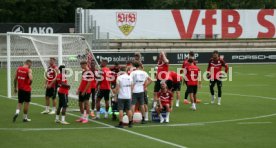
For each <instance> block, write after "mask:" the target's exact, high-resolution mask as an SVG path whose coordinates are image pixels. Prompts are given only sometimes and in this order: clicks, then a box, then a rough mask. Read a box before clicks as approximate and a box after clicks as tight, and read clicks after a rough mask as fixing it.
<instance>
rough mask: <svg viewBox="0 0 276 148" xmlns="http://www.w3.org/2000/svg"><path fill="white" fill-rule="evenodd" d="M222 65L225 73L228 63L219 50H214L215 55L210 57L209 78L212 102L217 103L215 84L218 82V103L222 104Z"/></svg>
mask: <svg viewBox="0 0 276 148" xmlns="http://www.w3.org/2000/svg"><path fill="white" fill-rule="evenodd" d="M222 67H224V71H225V73H227V72H228V65H227V64H226V63H225V61H224V60H223V59H221V58H220V57H219V53H218V51H217V50H215V51H214V52H213V57H212V58H211V59H210V61H209V64H208V68H207V71H208V73H209V74H208V78H210V92H211V95H212V100H211V103H212V104H214V103H215V92H214V86H215V85H216V84H217V87H218V105H221V93H222V92H221V87H222V82H221V78H222V71H221V70H222Z"/></svg>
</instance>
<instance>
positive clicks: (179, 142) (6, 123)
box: [0, 64, 276, 148]
mask: <svg viewBox="0 0 276 148" xmlns="http://www.w3.org/2000/svg"><path fill="white" fill-rule="evenodd" d="M230 66H231V67H232V68H233V81H232V82H228V81H227V82H224V83H223V94H222V95H223V96H222V105H221V106H217V105H211V104H208V103H209V102H210V94H209V89H208V86H209V85H208V84H209V83H208V82H203V88H202V89H200V90H199V92H198V98H199V99H201V100H202V102H201V103H200V104H198V106H197V109H198V110H197V111H191V110H189V108H190V105H183V104H180V107H179V108H176V107H174V108H173V112H172V113H171V118H170V123H168V124H159V123H151V122H149V123H147V124H145V125H141V124H135V125H134V127H133V128H131V129H130V128H127V127H126V128H124V129H116V128H113V126H114V125H116V124H117V123H118V122H117V121H116V122H115V121H111V119H100V120H97V121H91V122H90V123H89V124H80V123H76V122H74V121H75V119H77V116H78V115H79V113H78V112H70V113H69V114H68V115H67V120H68V122H70V123H71V124H70V125H68V126H67V125H66V126H63V125H60V124H56V123H54V119H55V115H41V114H40V112H41V111H42V110H43V109H44V108H42V106H41V105H43V104H44V99H42V98H32V102H34V103H36V104H33V105H31V106H30V114H29V117H30V118H31V119H32V122H30V123H23V122H22V120H21V117H22V116H21V115H20V116H19V118H18V120H17V122H16V123H12V116H13V114H14V112H15V107H16V103H17V101H16V100H12V99H7V98H5V97H3V95H6V74H5V72H4V71H3V70H2V69H0V74H1V76H0V81H1V85H0V94H1V96H0V108H1V112H0V117H1V120H0V139H1V142H0V147H1V148H6V147H9V148H14V147H20V148H25V147H26V148H27V147H40V148H46V147H48V148H49V147H67V148H75V147H84V148H86V147H87V148H88V147H90V148H91V147H151V148H152V147H191V148H203V147H204V148H221V147H223V148H228V147H229V148H230V147H231V148H232V147H235V148H245V147H250V148H251V147H256V148H258V147H263V148H272V147H275V146H276V140H275V137H276V90H275V84H276V65H275V64H256V65H253V64H249V65H245V64H241V65H230ZM146 68H147V69H148V68H149V67H146ZM170 68H171V69H175V68H176V66H171V67H170ZM200 68H201V69H202V70H205V69H206V65H201V66H200ZM152 89H153V84H152V85H151V86H150V88H149V92H152ZM184 89H185V87H184V86H182V90H181V92H182V94H181V98H183V92H184ZM149 95H150V98H152V93H149ZM182 100H183V99H182ZM21 113H22V112H21Z"/></svg>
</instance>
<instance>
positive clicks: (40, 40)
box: [7, 33, 99, 99]
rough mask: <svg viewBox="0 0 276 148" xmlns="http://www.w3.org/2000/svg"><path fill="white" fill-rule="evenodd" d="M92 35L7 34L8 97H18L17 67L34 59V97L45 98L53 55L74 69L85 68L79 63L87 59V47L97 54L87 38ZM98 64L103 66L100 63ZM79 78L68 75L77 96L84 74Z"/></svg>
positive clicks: (59, 63)
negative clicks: (13, 89) (15, 95)
mask: <svg viewBox="0 0 276 148" xmlns="http://www.w3.org/2000/svg"><path fill="white" fill-rule="evenodd" d="M90 35H92V34H66V35H64V34H27V33H7V96H8V97H9V98H11V97H13V96H14V94H13V93H12V88H13V83H12V82H13V78H14V75H15V70H16V68H17V67H18V66H20V65H22V64H23V62H24V61H25V60H27V59H30V60H32V61H33V66H32V70H33V83H32V89H33V90H32V96H34V97H36V96H37V97H44V94H45V89H44V85H43V84H44V82H45V79H44V72H45V70H46V69H47V67H48V60H49V58H50V57H55V58H56V59H57V61H58V62H57V63H56V64H57V65H58V66H59V65H61V64H64V65H66V68H71V69H72V70H73V71H81V68H80V64H79V63H80V61H82V60H85V59H86V57H85V56H86V54H87V52H88V50H87V49H89V52H90V53H92V56H93V57H94V54H93V52H92V49H91V47H90V44H89V43H88V42H87V40H86V37H89V36H90ZM94 59H95V57H94ZM95 61H96V60H95ZM96 63H97V61H96ZM97 65H98V66H99V64H98V63H97ZM78 74H79V75H80V74H81V73H78ZM76 77H77V76H72V77H70V78H68V82H69V84H70V85H71V89H70V92H69V97H71V98H75V99H76V98H77V96H76V94H75V93H76V90H77V88H78V85H79V82H80V81H79V80H80V79H81V76H78V79H77V81H78V82H76V80H75V78H76Z"/></svg>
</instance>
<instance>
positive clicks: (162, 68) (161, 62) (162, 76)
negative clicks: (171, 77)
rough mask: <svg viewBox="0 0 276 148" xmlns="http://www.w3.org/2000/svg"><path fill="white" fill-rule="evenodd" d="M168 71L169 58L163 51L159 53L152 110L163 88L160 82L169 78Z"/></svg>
mask: <svg viewBox="0 0 276 148" xmlns="http://www.w3.org/2000/svg"><path fill="white" fill-rule="evenodd" d="M168 71H169V60H168V59H167V57H166V54H165V53H164V52H163V51H162V52H160V54H159V58H158V63H157V73H156V81H155V84H154V102H153V109H152V111H154V110H155V107H156V105H157V100H158V97H157V93H158V92H159V91H160V89H161V84H160V82H161V81H162V80H164V81H166V79H167V78H168Z"/></svg>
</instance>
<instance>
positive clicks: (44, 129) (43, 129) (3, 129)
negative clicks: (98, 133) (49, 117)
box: [0, 127, 111, 131]
mask: <svg viewBox="0 0 276 148" xmlns="http://www.w3.org/2000/svg"><path fill="white" fill-rule="evenodd" d="M107 128H111V127H87V128H85V127H80V128H0V131H59V130H90V129H107Z"/></svg>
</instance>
